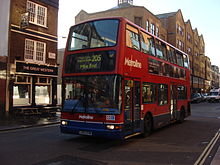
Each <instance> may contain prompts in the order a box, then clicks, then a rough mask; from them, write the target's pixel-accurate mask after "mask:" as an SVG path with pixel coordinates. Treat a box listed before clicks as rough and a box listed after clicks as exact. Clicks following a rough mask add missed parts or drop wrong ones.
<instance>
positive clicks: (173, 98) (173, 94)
mask: <svg viewBox="0 0 220 165" xmlns="http://www.w3.org/2000/svg"><path fill="white" fill-rule="evenodd" d="M170 115H171V116H170V118H171V120H175V119H176V118H177V85H171V86H170Z"/></svg>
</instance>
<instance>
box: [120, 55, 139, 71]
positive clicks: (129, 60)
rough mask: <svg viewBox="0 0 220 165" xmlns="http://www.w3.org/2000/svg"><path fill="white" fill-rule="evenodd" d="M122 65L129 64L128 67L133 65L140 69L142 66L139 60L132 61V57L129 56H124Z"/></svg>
mask: <svg viewBox="0 0 220 165" xmlns="http://www.w3.org/2000/svg"><path fill="white" fill-rule="evenodd" d="M124 65H127V66H130V67H134V68H140V69H141V68H142V64H141V62H139V61H138V60H135V61H134V60H133V59H132V57H131V59H129V58H126V57H125V63H124Z"/></svg>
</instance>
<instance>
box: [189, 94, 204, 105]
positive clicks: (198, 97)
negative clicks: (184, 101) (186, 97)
mask: <svg viewBox="0 0 220 165" xmlns="http://www.w3.org/2000/svg"><path fill="white" fill-rule="evenodd" d="M202 100H203V98H202V96H201V94H200V93H192V94H191V103H200V102H202Z"/></svg>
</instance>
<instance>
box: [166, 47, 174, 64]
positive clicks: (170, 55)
mask: <svg viewBox="0 0 220 165" xmlns="http://www.w3.org/2000/svg"><path fill="white" fill-rule="evenodd" d="M167 58H168V61H169V62H171V63H173V64H176V55H175V50H174V49H173V48H172V47H170V46H168V45H167Z"/></svg>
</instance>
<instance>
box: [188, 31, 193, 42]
mask: <svg viewBox="0 0 220 165" xmlns="http://www.w3.org/2000/svg"><path fill="white" fill-rule="evenodd" d="M187 40H188V41H189V42H190V43H191V42H192V37H191V35H190V34H189V33H187Z"/></svg>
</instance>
